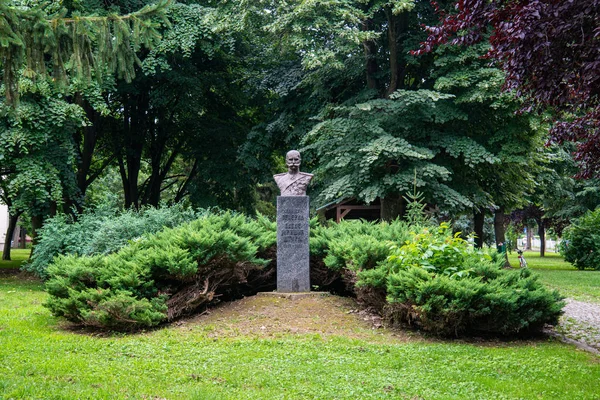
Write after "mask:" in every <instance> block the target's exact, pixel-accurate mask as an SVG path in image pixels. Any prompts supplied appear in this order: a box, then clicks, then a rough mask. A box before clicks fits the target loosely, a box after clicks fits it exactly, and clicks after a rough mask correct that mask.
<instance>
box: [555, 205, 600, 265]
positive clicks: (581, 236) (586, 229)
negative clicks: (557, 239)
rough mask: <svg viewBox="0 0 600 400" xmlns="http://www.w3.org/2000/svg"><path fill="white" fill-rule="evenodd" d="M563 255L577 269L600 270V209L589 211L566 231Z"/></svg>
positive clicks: (562, 247)
mask: <svg viewBox="0 0 600 400" xmlns="http://www.w3.org/2000/svg"><path fill="white" fill-rule="evenodd" d="M561 253H562V255H563V256H564V257H565V261H568V262H570V263H571V264H573V265H574V266H575V267H576V268H577V269H593V270H600V208H598V209H596V210H595V211H588V212H587V213H585V214H584V215H583V216H582V217H581V218H578V219H576V220H575V221H574V222H573V223H572V224H571V226H569V227H568V228H567V229H566V230H565V232H564V234H563V241H562V244H561Z"/></svg>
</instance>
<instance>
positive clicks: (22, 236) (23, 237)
mask: <svg viewBox="0 0 600 400" xmlns="http://www.w3.org/2000/svg"><path fill="white" fill-rule="evenodd" d="M26 247H27V231H26V230H25V229H24V228H23V227H19V248H20V249H25V248H26Z"/></svg>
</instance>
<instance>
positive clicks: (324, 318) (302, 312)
mask: <svg viewBox="0 0 600 400" xmlns="http://www.w3.org/2000/svg"><path fill="white" fill-rule="evenodd" d="M176 325H179V326H180V327H181V328H182V329H193V328H199V329H203V330H205V331H207V332H208V335H209V336H211V337H215V338H217V337H235V336H240V335H244V336H258V337H278V336H281V335H286V334H292V335H293V334H298V335H311V334H313V335H321V336H344V337H350V338H356V339H363V340H368V341H373V342H388V343H389V342H390V341H399V342H405V341H407V340H421V339H420V338H419V335H415V334H413V333H412V332H403V331H394V330H390V329H387V328H385V327H384V326H383V324H382V322H381V318H380V317H379V316H378V315H376V314H373V313H369V312H367V311H364V310H362V311H361V309H360V307H359V305H358V304H357V303H356V301H355V300H354V299H350V298H345V297H338V296H333V295H323V296H316V297H304V298H300V299H294V300H292V299H286V298H280V297H271V296H251V297H245V298H243V299H241V300H237V301H233V302H229V303H224V304H222V305H220V306H217V307H214V308H211V309H210V310H208V311H206V312H205V313H203V314H202V315H199V316H196V317H193V318H190V319H187V320H182V321H179V322H178V323H176Z"/></svg>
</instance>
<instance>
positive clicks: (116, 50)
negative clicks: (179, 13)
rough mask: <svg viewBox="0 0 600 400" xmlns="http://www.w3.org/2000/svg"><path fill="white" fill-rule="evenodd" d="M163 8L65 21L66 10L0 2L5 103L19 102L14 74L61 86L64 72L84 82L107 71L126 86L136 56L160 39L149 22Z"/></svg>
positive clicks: (161, 15) (161, 13)
mask: <svg viewBox="0 0 600 400" xmlns="http://www.w3.org/2000/svg"><path fill="white" fill-rule="evenodd" d="M15 3H16V4H15ZM168 4H169V2H168V1H161V2H158V3H156V4H153V5H147V6H146V7H144V8H142V9H141V10H139V11H137V12H134V13H131V14H127V15H123V16H119V15H116V14H110V15H108V16H105V17H98V16H81V15H72V16H70V17H67V15H66V14H67V10H66V9H62V10H56V7H55V4H51V5H50V6H48V4H44V3H42V4H34V5H33V6H31V5H24V4H20V2H12V1H10V0H2V1H0V27H2V29H1V30H0V62H1V64H2V67H3V70H4V77H3V81H4V89H5V91H6V97H7V101H8V102H9V103H11V104H14V103H15V102H16V100H17V98H18V95H19V89H18V86H19V82H18V76H19V75H20V74H19V71H21V74H22V75H24V76H25V77H28V78H33V77H35V76H41V77H43V78H46V77H48V76H52V78H53V80H54V81H55V82H56V84H57V85H62V86H66V85H67V82H68V73H71V74H72V77H73V78H75V79H77V80H79V81H85V82H90V81H91V80H92V78H96V79H101V78H102V76H103V75H104V74H105V73H106V72H108V73H109V74H112V73H117V75H118V76H119V78H122V79H125V80H127V81H131V80H132V79H133V78H134V76H135V71H134V66H135V63H140V62H141V61H140V60H139V58H138V57H137V55H136V52H137V51H139V50H140V47H141V46H145V47H152V46H153V45H154V44H155V42H156V41H157V40H158V39H159V38H160V35H159V34H158V32H157V28H158V27H159V26H160V23H159V22H157V21H155V20H153V18H158V19H164V12H165V9H166V7H167V6H168Z"/></svg>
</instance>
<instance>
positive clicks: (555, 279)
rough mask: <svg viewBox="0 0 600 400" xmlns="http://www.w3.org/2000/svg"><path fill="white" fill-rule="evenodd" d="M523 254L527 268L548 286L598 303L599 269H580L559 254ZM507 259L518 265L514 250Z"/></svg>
mask: <svg viewBox="0 0 600 400" xmlns="http://www.w3.org/2000/svg"><path fill="white" fill-rule="evenodd" d="M524 255H525V259H526V260H527V265H528V266H529V268H531V269H533V270H535V271H536V272H537V273H538V274H539V275H540V279H541V280H542V282H544V283H545V284H546V285H548V286H549V287H551V288H554V289H558V290H559V291H560V293H561V294H563V295H564V296H567V297H570V298H573V299H576V300H581V301H589V302H594V303H600V271H580V270H578V269H576V268H575V267H573V266H572V265H571V264H569V263H568V262H566V261H564V260H563V258H562V257H561V256H560V255H559V254H554V253H547V254H546V256H545V257H540V255H539V253H538V252H526V253H525V254H524ZM508 259H509V261H510V263H511V265H512V266H513V267H517V266H518V265H519V261H518V260H517V254H516V253H515V252H513V253H512V254H509V256H508Z"/></svg>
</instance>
